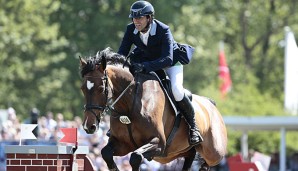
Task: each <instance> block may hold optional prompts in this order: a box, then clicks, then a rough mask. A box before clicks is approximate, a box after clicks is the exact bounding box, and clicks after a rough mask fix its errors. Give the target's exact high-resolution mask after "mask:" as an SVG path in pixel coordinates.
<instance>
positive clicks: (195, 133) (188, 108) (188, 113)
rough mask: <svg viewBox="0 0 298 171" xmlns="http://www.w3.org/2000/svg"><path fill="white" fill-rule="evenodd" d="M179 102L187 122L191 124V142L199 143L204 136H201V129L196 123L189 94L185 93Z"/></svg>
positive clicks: (192, 143) (193, 143)
mask: <svg viewBox="0 0 298 171" xmlns="http://www.w3.org/2000/svg"><path fill="white" fill-rule="evenodd" d="M177 103H178V107H179V108H180V110H181V112H182V114H183V116H184V118H185V120H186V122H187V123H188V125H189V127H190V128H189V136H190V144H191V145H197V144H199V143H200V142H202V141H203V137H202V136H201V133H200V130H199V128H198V127H197V125H196V120H195V111H194V108H193V106H192V104H191V101H190V100H189V98H188V96H186V95H184V97H183V99H182V100H181V101H179V102H177Z"/></svg>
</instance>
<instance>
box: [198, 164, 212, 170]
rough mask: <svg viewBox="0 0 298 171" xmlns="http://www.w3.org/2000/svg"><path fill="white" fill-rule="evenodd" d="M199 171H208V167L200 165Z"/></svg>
mask: <svg viewBox="0 0 298 171" xmlns="http://www.w3.org/2000/svg"><path fill="white" fill-rule="evenodd" d="M199 171H210V166H209V165H208V164H207V163H206V162H204V163H203V164H202V165H201V168H200V170H199Z"/></svg>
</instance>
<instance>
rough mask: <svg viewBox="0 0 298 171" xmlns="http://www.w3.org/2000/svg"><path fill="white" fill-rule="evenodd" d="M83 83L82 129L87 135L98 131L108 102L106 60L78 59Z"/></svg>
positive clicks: (95, 58)
mask: <svg viewBox="0 0 298 171" xmlns="http://www.w3.org/2000/svg"><path fill="white" fill-rule="evenodd" d="M80 66H81V75H82V77H83V83H82V85H81V90H82V92H83V94H84V97H85V106H84V108H85V110H84V120H83V127H84V129H85V131H86V132H87V133H89V134H93V133H94V132H95V131H97V129H98V124H99V122H100V120H101V116H102V114H103V112H104V110H105V108H106V104H107V100H108V89H107V88H108V85H107V84H108V77H107V73H106V70H105V69H106V58H105V56H102V57H101V58H99V57H98V55H97V56H95V57H90V58H89V59H87V61H86V60H84V59H82V58H80Z"/></svg>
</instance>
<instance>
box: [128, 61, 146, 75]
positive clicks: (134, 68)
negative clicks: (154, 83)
mask: <svg viewBox="0 0 298 171" xmlns="http://www.w3.org/2000/svg"><path fill="white" fill-rule="evenodd" d="M130 72H131V73H132V74H133V75H135V74H136V73H145V68H144V65H143V64H141V63H133V64H132V65H131V67H130Z"/></svg>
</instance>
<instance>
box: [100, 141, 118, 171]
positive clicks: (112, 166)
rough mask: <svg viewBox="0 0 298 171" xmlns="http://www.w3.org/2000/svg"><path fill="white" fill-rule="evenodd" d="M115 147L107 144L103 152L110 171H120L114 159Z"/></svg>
mask: <svg viewBox="0 0 298 171" xmlns="http://www.w3.org/2000/svg"><path fill="white" fill-rule="evenodd" d="M113 152H114V150H113V147H112V145H111V144H109V143H108V144H107V145H106V146H105V147H104V148H103V149H102V150H101V155H102V158H103V159H104V161H105V162H106V163H107V166H108V168H109V170H110V171H119V169H118V168H117V165H116V163H115V162H114V159H113Z"/></svg>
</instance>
